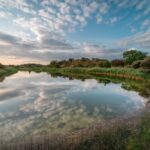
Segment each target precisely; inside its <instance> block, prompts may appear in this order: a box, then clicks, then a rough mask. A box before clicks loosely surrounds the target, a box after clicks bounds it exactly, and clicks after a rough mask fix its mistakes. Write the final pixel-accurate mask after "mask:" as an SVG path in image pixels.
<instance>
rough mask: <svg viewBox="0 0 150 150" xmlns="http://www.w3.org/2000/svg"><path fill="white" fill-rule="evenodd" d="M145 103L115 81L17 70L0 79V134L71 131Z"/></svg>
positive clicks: (15, 135)
mask: <svg viewBox="0 0 150 150" xmlns="http://www.w3.org/2000/svg"><path fill="white" fill-rule="evenodd" d="M145 104H146V100H145V98H143V97H142V96H140V95H139V94H138V93H137V92H135V91H127V90H125V89H123V88H122V86H121V84H119V83H109V84H104V83H99V82H98V81H97V80H95V79H85V80H84V81H82V80H77V79H74V80H69V78H63V77H52V76H51V75H49V74H47V73H34V72H31V73H29V72H18V73H17V74H14V75H12V76H9V77H6V78H5V80H4V81H3V82H0V136H1V139H4V140H11V139H15V138H19V137H27V136H30V135H38V134H44V133H47V132H50V133H54V134H55V133H65V132H73V131H76V130H78V129H82V128H85V127H87V126H89V125H90V124H92V123H94V122H100V121H103V120H108V119H112V118H116V117H122V116H126V115H128V114H130V113H134V112H136V111H138V110H141V109H142V108H144V107H145Z"/></svg>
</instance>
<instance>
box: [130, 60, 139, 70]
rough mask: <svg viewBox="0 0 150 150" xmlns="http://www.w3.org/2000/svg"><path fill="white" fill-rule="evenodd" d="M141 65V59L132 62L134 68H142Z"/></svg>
mask: <svg viewBox="0 0 150 150" xmlns="http://www.w3.org/2000/svg"><path fill="white" fill-rule="evenodd" d="M140 65H141V61H139V60H138V61H135V62H133V63H132V65H131V67H132V68H134V69H137V68H140Z"/></svg>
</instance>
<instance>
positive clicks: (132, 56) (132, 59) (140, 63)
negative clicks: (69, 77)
mask: <svg viewBox="0 0 150 150" xmlns="http://www.w3.org/2000/svg"><path fill="white" fill-rule="evenodd" d="M48 66H50V67H56V68H64V67H104V68H110V67H125V66H126V67H132V68H143V69H150V56H147V54H146V53H144V52H141V51H139V50H127V51H125V52H124V53H123V59H114V60H111V61H109V60H107V59H99V58H91V59H90V58H85V57H82V58H80V59H73V58H70V59H68V60H61V61H57V60H53V61H51V62H50V64H49V65H48Z"/></svg>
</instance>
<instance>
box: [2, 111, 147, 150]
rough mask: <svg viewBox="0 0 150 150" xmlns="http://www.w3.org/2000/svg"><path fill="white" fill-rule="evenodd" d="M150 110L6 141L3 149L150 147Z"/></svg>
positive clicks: (141, 149) (143, 149)
mask: <svg viewBox="0 0 150 150" xmlns="http://www.w3.org/2000/svg"><path fill="white" fill-rule="evenodd" d="M149 141H150V113H147V112H146V113H144V114H143V115H142V118H141V119H140V118H139V117H136V116H134V117H133V116H132V117H130V118H122V119H115V120H111V121H107V122H103V123H97V124H94V125H93V126H91V127H89V128H87V129H83V130H81V131H79V132H76V133H72V134H69V135H67V134H66V135H55V136H51V135H50V134H48V135H45V136H44V135H43V136H39V137H31V138H29V139H22V140H20V141H19V140H18V141H16V142H15V141H14V142H11V143H7V145H5V146H4V147H0V148H1V149H2V150H39V149H40V150H149V148H150V142H149Z"/></svg>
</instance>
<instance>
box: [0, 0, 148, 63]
mask: <svg viewBox="0 0 150 150" xmlns="http://www.w3.org/2000/svg"><path fill="white" fill-rule="evenodd" d="M149 14H150V0H132V1H131V0H0V62H1V63H3V64H22V63H43V64H47V63H49V62H50V61H51V60H62V59H68V58H81V57H89V58H93V57H94V58H95V57H97V58H106V59H116V58H121V57H122V53H123V52H124V51H125V50H127V49H131V48H136V49H138V50H141V51H143V52H147V53H150V15H149Z"/></svg>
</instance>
